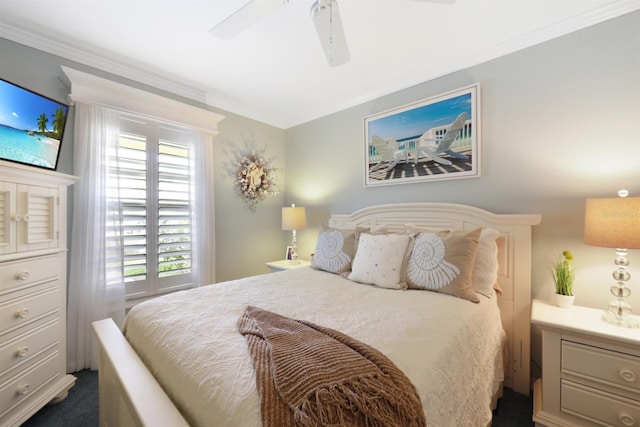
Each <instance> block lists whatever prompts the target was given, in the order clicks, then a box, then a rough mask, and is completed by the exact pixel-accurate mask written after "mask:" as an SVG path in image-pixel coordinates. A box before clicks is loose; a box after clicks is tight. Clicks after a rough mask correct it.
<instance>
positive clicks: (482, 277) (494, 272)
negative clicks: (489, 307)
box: [471, 228, 500, 298]
mask: <svg viewBox="0 0 640 427" xmlns="http://www.w3.org/2000/svg"><path fill="white" fill-rule="evenodd" d="M498 237H500V232H499V231H498V230H496V229H493V228H483V229H482V231H481V232H480V241H479V243H478V253H477V254H476V262H475V264H474V265H473V272H472V273H471V284H472V286H473V289H474V290H475V291H476V292H477V293H479V294H482V295H484V296H486V297H489V298H491V297H492V296H493V288H494V286H495V284H496V282H497V281H498V245H497V243H496V240H497V239H498Z"/></svg>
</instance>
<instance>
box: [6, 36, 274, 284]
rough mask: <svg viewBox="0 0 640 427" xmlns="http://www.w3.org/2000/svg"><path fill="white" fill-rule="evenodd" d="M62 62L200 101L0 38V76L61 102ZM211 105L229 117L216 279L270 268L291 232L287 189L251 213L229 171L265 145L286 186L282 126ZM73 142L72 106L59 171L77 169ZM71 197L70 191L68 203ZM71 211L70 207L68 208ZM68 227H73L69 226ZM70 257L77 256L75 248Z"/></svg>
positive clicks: (218, 196) (218, 153)
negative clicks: (283, 212)
mask: <svg viewBox="0 0 640 427" xmlns="http://www.w3.org/2000/svg"><path fill="white" fill-rule="evenodd" d="M61 65H64V66H68V67H71V68H75V69H77V70H80V71H84V72H88V73H92V74H94V75H97V76H100V77H104V78H108V79H111V80H114V81H118V82H120V83H125V84H129V85H130V86H134V87H138V88H140V89H145V90H148V91H150V92H153V93H157V94H159V95H164V96H167V97H169V98H173V99H177V100H182V101H184V102H186V103H190V104H193V105H198V103H196V102H193V101H190V100H185V99H181V98H180V97H177V96H174V95H171V94H168V93H164V92H162V91H159V90H156V89H154V88H150V87H146V86H144V85H141V84H138V83H136V82H131V81H128V80H126V79H123V78H121V77H119V76H115V75H112V74H109V73H106V72H104V71H101V70H98V69H94V68H91V67H87V66H84V65H82V64H78V63H75V62H73V61H68V60H66V59H64V58H61V57H58V56H55V55H51V54H48V53H45V52H42V51H40V50H37V49H33V48H30V47H26V46H24V45H21V44H18V43H14V42H12V41H9V40H6V39H3V38H0V77H2V78H4V79H5V80H9V81H11V82H13V83H16V84H19V85H21V86H23V87H26V88H28V89H31V90H33V91H35V92H38V93H41V94H43V95H46V96H48V97H50V98H53V99H55V100H57V101H61V102H68V99H67V97H68V94H69V89H68V88H67V87H66V86H65V85H64V84H63V82H62V80H61V79H60V76H61V69H60V66H61ZM198 106H201V107H203V108H210V107H207V106H203V105H198ZM211 109H212V110H214V111H216V112H219V113H221V114H223V115H224V116H225V117H226V118H225V119H224V120H223V121H222V122H221V123H220V124H219V126H218V130H219V134H218V135H217V136H216V137H215V138H214V141H213V143H214V156H215V189H214V191H215V200H216V237H215V238H216V260H215V262H216V280H217V281H223V280H229V279H234V278H239V277H243V276H247V275H252V274H259V273H266V272H267V271H268V269H267V268H266V267H265V266H264V263H265V262H267V261H273V260H277V259H282V258H283V256H284V250H285V246H286V242H285V240H286V238H287V236H286V234H285V233H284V232H283V231H282V230H280V207H281V206H284V192H283V191H282V192H281V193H280V194H278V195H276V196H273V197H271V198H269V199H267V200H266V201H265V202H263V203H262V204H260V205H259V206H258V209H257V210H256V212H255V213H252V212H250V211H249V210H248V209H247V207H246V205H245V204H244V201H243V200H242V199H240V197H239V196H237V195H236V194H235V192H234V189H233V180H232V179H231V178H230V176H229V173H228V172H229V171H228V169H229V168H228V164H229V162H230V161H231V159H232V158H233V155H234V153H235V152H237V151H238V150H240V151H243V152H246V151H248V150H250V149H252V148H265V156H266V157H267V158H273V164H274V166H275V167H277V168H279V169H280V170H281V173H279V174H278V175H277V178H278V181H279V184H280V187H281V188H282V190H284V184H285V180H284V179H285V174H284V157H285V153H284V148H285V144H284V131H283V130H282V129H279V128H276V127H273V126H269V125H266V124H264V123H261V122H257V121H255V120H251V119H248V118H246V117H241V116H238V115H234V114H232V113H229V112H226V111H222V110H218V109H214V108H211ZM73 145H74V135H73V108H72V109H71V113H70V115H69V122H68V124H67V127H66V131H65V135H64V139H63V141H62V151H61V155H60V162H59V165H58V171H59V172H62V173H67V174H73ZM72 196H73V194H72V192H71V197H70V204H71V203H72ZM72 211H73V210H72V209H71V207H70V208H69V212H72ZM71 223H72V222H71V219H70V224H71ZM69 229H70V232H72V231H71V226H70V227H69ZM70 241H71V239H69V242H70ZM69 256H73V253H70V254H69ZM212 262H213V260H212Z"/></svg>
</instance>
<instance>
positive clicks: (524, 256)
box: [329, 202, 541, 395]
mask: <svg viewBox="0 0 640 427" xmlns="http://www.w3.org/2000/svg"><path fill="white" fill-rule="evenodd" d="M540 220H541V216H540V215H538V214H495V213H492V212H488V211H485V210H483V209H479V208H476V207H473V206H467V205H460V204H452V203H428V202H426V203H393V204H386V205H377V206H370V207H367V208H363V209H360V210H358V211H356V212H353V213H351V214H346V215H332V216H331V218H330V220H329V225H331V226H332V227H338V228H354V227H356V226H374V225H382V224H385V225H386V226H387V229H388V230H389V231H391V232H404V229H405V224H414V225H418V226H424V227H430V228H433V229H438V230H473V229H475V228H478V227H491V228H495V229H496V230H498V231H500V234H501V236H500V238H499V240H498V248H499V250H498V260H499V263H500V268H499V272H498V282H499V283H500V286H501V287H502V289H503V291H504V294H503V295H502V296H501V297H499V299H498V304H499V306H500V312H501V314H502V324H503V327H504V329H505V331H506V333H507V339H508V343H507V345H508V351H509V366H508V367H507V373H506V378H505V385H506V386H507V387H511V388H512V389H513V390H515V391H517V392H519V393H523V394H527V395H528V394H529V390H530V378H529V375H530V374H529V371H530V319H531V226H533V225H536V224H539V223H540Z"/></svg>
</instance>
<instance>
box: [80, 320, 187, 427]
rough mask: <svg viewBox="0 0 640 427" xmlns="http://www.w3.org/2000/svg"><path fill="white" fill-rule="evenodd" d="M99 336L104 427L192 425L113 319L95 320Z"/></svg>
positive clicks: (101, 405) (101, 415) (175, 426)
mask: <svg viewBox="0 0 640 427" xmlns="http://www.w3.org/2000/svg"><path fill="white" fill-rule="evenodd" d="M93 330H94V332H95V334H96V337H97V338H98V347H99V352H100V367H99V371H98V381H99V388H100V392H99V399H100V426H101V427H106V426H118V427H128V426H149V427H151V426H172V427H180V426H188V425H189V424H188V423H187V422H186V420H185V419H184V418H183V417H182V415H181V414H180V412H179V411H178V410H177V409H176V407H175V406H174V405H173V403H172V402H171V400H170V399H169V397H168V396H167V395H166V394H165V392H164V390H163V389H162V387H160V385H159V384H158V382H157V381H156V380H155V378H154V377H153V375H151V373H150V372H149V371H148V370H147V368H146V366H145V365H144V363H142V360H140V358H139V357H138V355H137V354H136V352H135V351H134V350H133V348H132V347H131V346H130V345H129V343H128V342H127V340H126V339H125V337H124V336H123V335H122V333H121V332H120V329H118V327H117V326H116V324H115V323H114V322H113V320H111V319H104V320H99V321H97V322H93Z"/></svg>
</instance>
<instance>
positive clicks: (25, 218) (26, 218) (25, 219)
mask: <svg viewBox="0 0 640 427" xmlns="http://www.w3.org/2000/svg"><path fill="white" fill-rule="evenodd" d="M30 219H31V217H29V214H27V215H25V216H23V217H22V220H23V221H24V222H29V220H30Z"/></svg>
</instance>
